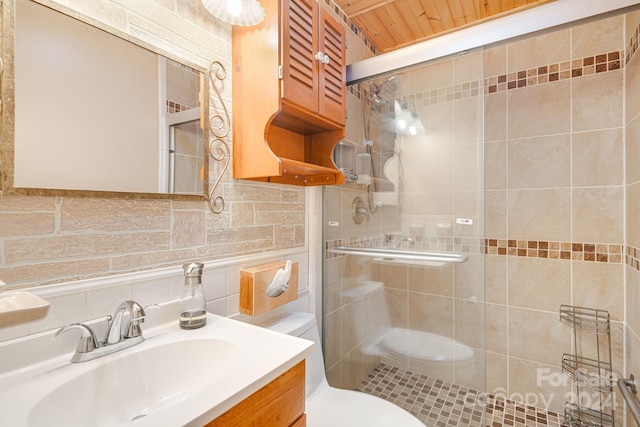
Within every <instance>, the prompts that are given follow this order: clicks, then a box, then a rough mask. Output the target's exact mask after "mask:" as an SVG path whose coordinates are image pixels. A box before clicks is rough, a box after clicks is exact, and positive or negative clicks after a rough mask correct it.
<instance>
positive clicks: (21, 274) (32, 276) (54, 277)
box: [0, 258, 109, 287]
mask: <svg viewBox="0 0 640 427" xmlns="http://www.w3.org/2000/svg"><path fill="white" fill-rule="evenodd" d="M108 272H109V258H85V259H81V260H72V261H64V262H38V263H37V264H31V263H30V264H28V265H17V266H14V267H0V277H2V280H3V281H5V282H6V283H8V284H12V285H13V286H16V287H32V286H38V285H39V284H41V283H55V282H62V281H72V280H79V279H84V278H86V277H89V276H97V275H106V274H107V273H108Z"/></svg>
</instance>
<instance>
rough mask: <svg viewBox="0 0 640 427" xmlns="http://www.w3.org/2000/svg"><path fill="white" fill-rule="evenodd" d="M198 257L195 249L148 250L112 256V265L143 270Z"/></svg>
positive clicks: (116, 268) (117, 268)
mask: <svg viewBox="0 0 640 427" xmlns="http://www.w3.org/2000/svg"><path fill="white" fill-rule="evenodd" d="M196 257H197V253H196V250H195V249H179V250H173V251H158V252H147V253H142V254H127V255H122V256H114V257H111V267H112V268H113V270H115V271H127V270H141V269H145V268H149V267H154V266H155V267H167V266H170V265H175V264H178V263H181V262H187V261H190V260H193V259H194V258H196Z"/></svg>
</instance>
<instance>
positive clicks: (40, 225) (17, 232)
mask: <svg viewBox="0 0 640 427" xmlns="http://www.w3.org/2000/svg"><path fill="white" fill-rule="evenodd" d="M0 230H2V235H3V236H32V235H46V234H51V233H53V232H54V230H55V215H54V214H53V213H24V214H9V213H0Z"/></svg>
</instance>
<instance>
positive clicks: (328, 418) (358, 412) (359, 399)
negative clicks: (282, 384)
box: [305, 387, 424, 427]
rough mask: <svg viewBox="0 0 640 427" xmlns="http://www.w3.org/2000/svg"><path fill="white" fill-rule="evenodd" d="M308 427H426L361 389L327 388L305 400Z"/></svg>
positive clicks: (404, 412) (406, 413)
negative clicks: (360, 390)
mask: <svg viewBox="0 0 640 427" xmlns="http://www.w3.org/2000/svg"><path fill="white" fill-rule="evenodd" d="M305 412H306V414H307V427H329V426H330V427H353V426H376V427H399V426H402V427H424V424H423V423H421V422H420V421H418V419H417V418H415V417H414V416H413V415H411V414H410V413H409V412H407V411H405V410H403V409H401V408H400V407H398V406H396V405H394V404H393V403H391V402H388V401H386V400H384V399H381V398H379V397H376V396H371V395H368V394H364V393H362V392H358V391H352V390H342V389H337V388H333V387H324V388H323V389H322V390H321V391H320V392H319V393H317V394H315V395H314V396H313V397H312V398H310V399H308V400H307V402H306V408H305Z"/></svg>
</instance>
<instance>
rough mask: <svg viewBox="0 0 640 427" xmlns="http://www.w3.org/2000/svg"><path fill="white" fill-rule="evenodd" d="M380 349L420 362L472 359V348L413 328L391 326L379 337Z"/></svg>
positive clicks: (466, 360)
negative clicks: (391, 327)
mask: <svg viewBox="0 0 640 427" xmlns="http://www.w3.org/2000/svg"><path fill="white" fill-rule="evenodd" d="M380 345H381V347H382V349H384V350H386V352H387V353H389V354H391V355H395V356H398V357H408V358H410V359H414V360H416V361H422V362H436V363H438V362H439V363H443V362H449V363H451V362H468V361H473V356H474V354H473V349H472V348H470V347H468V346H466V345H464V344H462V343H460V342H458V341H455V340H453V339H451V338H448V337H444V336H441V335H436V334H432V333H430V332H425V331H417V330H413V329H404V328H393V329H391V330H389V331H387V332H386V333H385V334H384V335H382V338H381V339H380Z"/></svg>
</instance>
